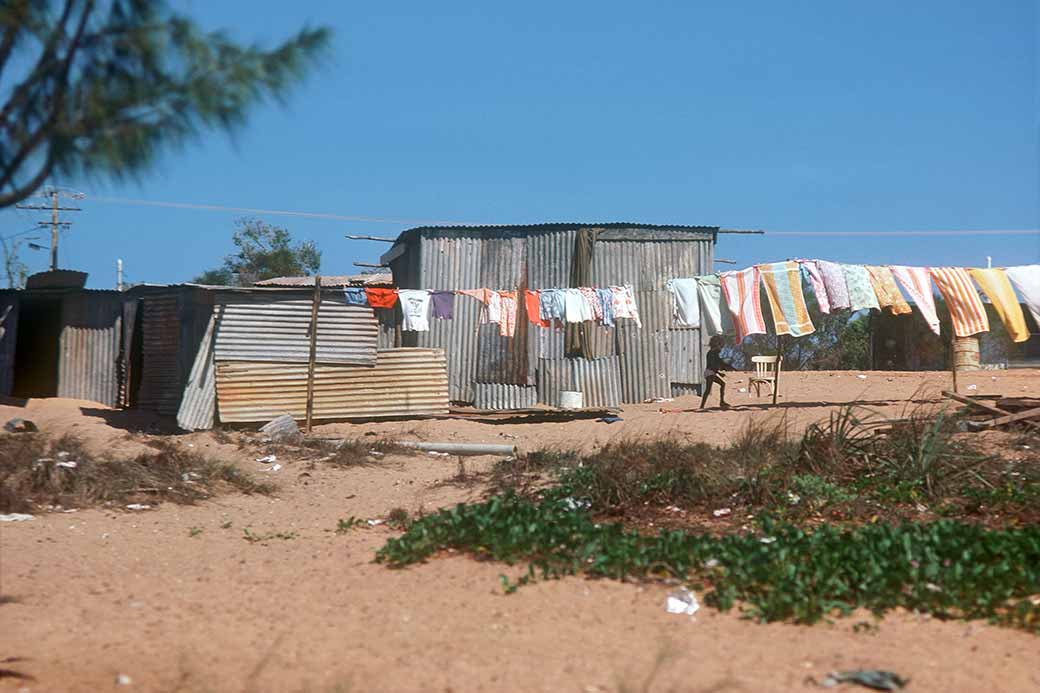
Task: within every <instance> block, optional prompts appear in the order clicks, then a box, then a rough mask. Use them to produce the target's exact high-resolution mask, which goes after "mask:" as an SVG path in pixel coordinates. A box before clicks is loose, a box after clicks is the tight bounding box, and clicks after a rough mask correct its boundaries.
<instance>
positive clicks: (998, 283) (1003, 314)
mask: <svg viewBox="0 0 1040 693" xmlns="http://www.w3.org/2000/svg"><path fill="white" fill-rule="evenodd" d="M968 271H969V272H970V273H971V278H972V279H974V280H975V281H976V283H978V285H979V286H981V287H982V290H983V291H984V292H985V293H986V295H987V296H988V297H989V300H990V302H991V303H992V304H993V307H994V308H995V309H996V310H997V315H999V316H1000V321H1001V322H1003V323H1004V329H1006V330H1007V333H1008V336H1010V337H1011V341H1013V342H1024V341H1026V340H1027V339H1029V329H1028V328H1027V327H1026V316H1025V315H1023V314H1022V306H1021V305H1019V303H1018V297H1017V296H1015V291H1014V289H1012V288H1011V282H1010V281H1008V277H1007V272H1005V271H1004V270H1003V269H1000V268H999V267H994V268H993V269H969V270H968Z"/></svg>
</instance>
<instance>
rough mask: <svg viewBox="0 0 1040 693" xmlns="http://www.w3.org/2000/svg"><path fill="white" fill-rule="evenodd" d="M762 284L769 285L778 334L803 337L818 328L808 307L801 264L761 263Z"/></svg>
mask: <svg viewBox="0 0 1040 693" xmlns="http://www.w3.org/2000/svg"><path fill="white" fill-rule="evenodd" d="M758 269H759V271H761V272H762V285H763V286H764V287H765V288H766V298H768V299H769V307H770V308H772V309H773V323H774V324H775V325H776V333H777V334H778V335H781V334H789V335H791V336H793V337H802V336H804V335H807V334H812V333H813V332H815V331H816V328H815V327H813V324H812V320H810V319H809V309H808V308H806V306H805V295H804V294H802V275H801V272H800V271H799V269H798V263H797V262H793V261H790V260H789V261H787V262H773V263H770V264H766V265H759V266H758Z"/></svg>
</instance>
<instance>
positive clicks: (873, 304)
mask: <svg viewBox="0 0 1040 693" xmlns="http://www.w3.org/2000/svg"><path fill="white" fill-rule="evenodd" d="M841 271H842V273H843V274H844V275H845V285H846V286H847V287H848V288H849V303H850V306H849V307H850V308H852V310H865V309H868V308H873V309H875V310H881V306H880V305H878V301H877V294H876V293H874V285H873V284H871V283H870V274H869V273H868V272H867V268H866V267H864V266H863V265H842V266H841Z"/></svg>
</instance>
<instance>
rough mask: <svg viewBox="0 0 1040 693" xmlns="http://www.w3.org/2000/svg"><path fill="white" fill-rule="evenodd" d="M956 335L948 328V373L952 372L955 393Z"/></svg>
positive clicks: (955, 391)
mask: <svg viewBox="0 0 1040 693" xmlns="http://www.w3.org/2000/svg"><path fill="white" fill-rule="evenodd" d="M956 345H957V335H956V334H955V333H954V332H953V330H952V329H951V330H950V373H952V374H953V392H954V394H956V393H957V351H956V348H957V347H956Z"/></svg>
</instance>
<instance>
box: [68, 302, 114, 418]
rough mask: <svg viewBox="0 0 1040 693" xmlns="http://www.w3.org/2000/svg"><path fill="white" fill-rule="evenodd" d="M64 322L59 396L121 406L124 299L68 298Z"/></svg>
mask: <svg viewBox="0 0 1040 693" xmlns="http://www.w3.org/2000/svg"><path fill="white" fill-rule="evenodd" d="M61 319H62V330H61V337H60V339H59V352H58V396H59V397H69V398H73V399H86V400H91V401H93V402H100V403H101V404H105V405H107V406H110V407H115V406H118V404H119V371H120V368H119V356H120V347H121V345H122V324H123V322H122V321H123V306H122V298H121V297H120V295H119V294H118V293H116V292H110V293H103V292H82V293H71V294H68V295H66V296H65V297H64V300H63V301H62V318H61Z"/></svg>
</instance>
